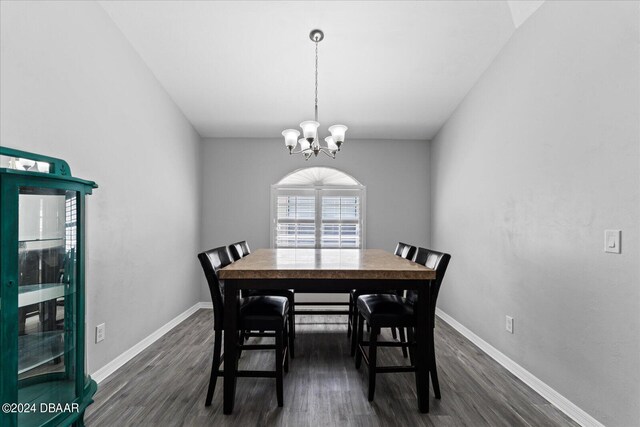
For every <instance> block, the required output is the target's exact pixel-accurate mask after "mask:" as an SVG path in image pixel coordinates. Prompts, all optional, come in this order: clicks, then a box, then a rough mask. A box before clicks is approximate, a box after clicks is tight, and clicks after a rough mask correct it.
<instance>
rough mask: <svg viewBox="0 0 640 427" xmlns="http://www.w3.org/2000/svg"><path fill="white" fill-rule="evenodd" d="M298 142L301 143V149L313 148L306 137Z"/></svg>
mask: <svg viewBox="0 0 640 427" xmlns="http://www.w3.org/2000/svg"><path fill="white" fill-rule="evenodd" d="M298 142H299V143H300V149H301V150H302V151H304V150H308V149H309V148H311V143H310V142H309V141H307V140H306V139H304V138H300V139H299V140H298Z"/></svg>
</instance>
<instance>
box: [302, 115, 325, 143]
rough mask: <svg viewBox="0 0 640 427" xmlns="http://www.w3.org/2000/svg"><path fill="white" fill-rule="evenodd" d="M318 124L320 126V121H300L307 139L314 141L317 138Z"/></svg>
mask: <svg viewBox="0 0 640 427" xmlns="http://www.w3.org/2000/svg"><path fill="white" fill-rule="evenodd" d="M318 126H320V123H318V122H314V121H313V120H307V121H306V122H302V123H300V127H301V128H302V134H303V135H304V137H305V138H306V139H307V141H309V142H312V141H313V140H314V139H316V135H317V133H318Z"/></svg>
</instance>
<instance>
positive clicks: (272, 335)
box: [244, 332, 276, 338]
mask: <svg viewBox="0 0 640 427" xmlns="http://www.w3.org/2000/svg"><path fill="white" fill-rule="evenodd" d="M244 336H245V337H249V338H251V337H264V338H275V337H276V334H275V333H273V332H262V333H260V332H249V333H246V334H244Z"/></svg>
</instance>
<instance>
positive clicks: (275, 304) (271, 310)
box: [198, 246, 289, 407]
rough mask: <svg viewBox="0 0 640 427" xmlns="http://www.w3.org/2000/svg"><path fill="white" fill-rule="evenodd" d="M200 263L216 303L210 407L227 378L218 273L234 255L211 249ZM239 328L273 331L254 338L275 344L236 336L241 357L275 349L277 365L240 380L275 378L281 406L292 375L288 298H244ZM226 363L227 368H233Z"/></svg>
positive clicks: (223, 248)
mask: <svg viewBox="0 0 640 427" xmlns="http://www.w3.org/2000/svg"><path fill="white" fill-rule="evenodd" d="M198 259H199V260H200V264H202V269H203V270H204V275H205V277H206V278H207V282H208V284H209V291H210V292H211V300H212V302H213V319H214V321H213V330H214V341H213V360H212V362H211V376H210V377H209V388H208V390H207V399H206V401H205V405H206V406H209V405H211V401H212V399H213V392H214V391H215V388H216V381H217V379H218V377H220V376H223V375H224V371H222V370H220V364H221V363H222V362H223V361H224V355H222V356H221V355H220V351H221V348H222V332H223V331H224V324H223V319H224V281H223V280H220V278H219V276H218V272H219V270H220V269H222V268H224V267H226V266H227V265H229V264H231V263H232V262H233V261H232V260H231V256H230V254H229V251H228V249H227V247H226V246H221V247H219V248H215V249H211V250H208V251H205V252H202V253H200V254H198ZM238 310H239V313H238V327H239V330H241V331H245V330H254V331H255V330H263V331H273V332H272V333H269V332H265V333H262V334H252V335H253V336H263V337H273V338H275V345H265V344H254V345H246V344H244V337H243V336H242V335H240V336H238V337H237V345H238V358H240V354H241V353H242V350H275V352H276V366H275V370H274V371H240V370H239V371H238V372H237V376H238V377H260V378H275V379H276V397H277V401H278V406H280V407H281V406H282V405H283V380H282V377H283V374H282V371H283V369H284V372H289V354H288V344H287V343H288V319H289V317H288V313H289V301H288V300H287V298H285V297H279V296H271V295H263V296H249V297H246V298H241V299H240V303H239V306H238ZM230 364H231V362H230V361H227V363H225V366H230Z"/></svg>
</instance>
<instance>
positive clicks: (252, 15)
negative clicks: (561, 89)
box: [101, 1, 541, 139]
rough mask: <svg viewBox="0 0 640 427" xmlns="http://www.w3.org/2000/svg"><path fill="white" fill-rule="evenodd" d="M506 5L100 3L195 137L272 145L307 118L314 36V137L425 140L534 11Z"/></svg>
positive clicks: (311, 92)
mask: <svg viewBox="0 0 640 427" xmlns="http://www.w3.org/2000/svg"><path fill="white" fill-rule="evenodd" d="M509 3H517V2H506V1H425V2H419V1H414V2H404V1H402V2H400V1H393V2H392V1H390V2H347V1H327V2H315V1H314V2H303V1H291V2H242V1H220V2H217V1H216V2H214V1H211V2H208V1H129V2H124V1H103V2H101V5H102V7H103V8H104V9H105V10H106V12H107V13H108V14H109V15H110V17H111V18H112V19H113V21H114V22H115V24H116V25H117V26H118V27H119V28H120V30H121V31H122V33H123V34H124V35H125V37H126V38H127V39H128V40H129V41H130V43H131V44H132V46H133V47H134V49H135V50H136V51H137V52H138V53H139V55H140V56H141V58H142V59H143V60H144V61H145V62H146V64H147V65H148V66H149V68H150V69H151V71H152V72H153V74H154V75H155V76H156V78H157V79H158V81H159V82H160V83H161V84H162V86H163V87H164V88H165V89H166V91H167V92H168V93H169V95H170V96H171V97H172V99H173V100H174V101H175V102H176V104H177V105H178V106H179V108H180V109H181V110H182V111H183V112H184V114H185V116H186V117H187V118H188V119H189V121H191V123H192V124H193V125H194V126H195V128H196V130H197V131H198V132H199V133H200V134H201V135H202V136H203V137H262V138H264V137H279V136H280V132H281V131H282V130H283V129H285V128H291V127H293V128H297V127H298V124H299V123H300V122H301V121H303V120H313V101H314V45H313V43H312V42H311V41H310V40H309V38H308V34H309V31H310V30H311V29H313V28H320V29H322V30H323V31H324V32H325V39H324V41H322V42H321V43H320V45H319V51H320V52H319V55H320V57H319V97H318V98H319V113H320V117H319V122H320V123H321V128H320V129H321V132H322V133H323V134H326V128H327V127H328V126H330V125H331V124H335V123H341V124H346V125H347V126H349V131H348V133H347V137H348V138H378V139H381V138H384V139H430V138H432V137H433V136H434V134H435V133H436V132H437V131H438V129H439V128H440V127H441V126H442V124H443V123H444V122H445V121H446V119H447V118H448V117H449V116H450V115H451V113H452V112H453V111H454V109H455V108H456V106H457V105H458V104H459V103H460V101H461V100H462V98H463V97H464V96H465V95H466V94H467V92H468V91H469V90H470V89H471V87H472V86H473V85H474V84H475V82H476V81H477V80H478V78H479V77H480V75H481V74H482V73H483V71H484V70H485V69H486V68H487V67H488V66H489V65H490V63H491V62H492V60H493V59H494V58H495V56H496V55H497V53H498V52H499V51H500V49H501V48H502V47H503V46H504V44H505V43H506V42H507V41H508V39H509V38H510V37H511V35H512V34H513V32H514V31H515V28H516V26H515V25H514V22H516V23H517V24H518V25H520V24H521V22H522V16H525V19H526V17H527V16H528V15H529V14H530V13H533V12H532V11H530V12H527V10H531V9H532V10H534V11H535V8H532V7H529V8H528V9H526V8H525V10H524V11H523V10H522V8H520V9H516V12H517V13H516V14H513V8H514V7H516V8H517V5H516V6H514V5H513V4H509ZM528 3H541V2H528ZM512 14H513V15H512ZM516 16H517V20H516Z"/></svg>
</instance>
